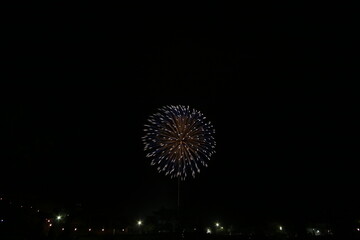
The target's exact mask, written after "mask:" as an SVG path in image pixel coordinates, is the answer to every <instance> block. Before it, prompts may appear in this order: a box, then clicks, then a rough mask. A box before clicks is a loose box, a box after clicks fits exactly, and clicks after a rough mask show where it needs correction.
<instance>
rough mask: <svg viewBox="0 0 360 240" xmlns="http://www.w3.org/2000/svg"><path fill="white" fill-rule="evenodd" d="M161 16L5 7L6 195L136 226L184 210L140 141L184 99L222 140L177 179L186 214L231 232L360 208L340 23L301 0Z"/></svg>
mask: <svg viewBox="0 0 360 240" xmlns="http://www.w3.org/2000/svg"><path fill="white" fill-rule="evenodd" d="M150 7H151V8H150ZM162 7H164V6H160V5H159V6H154V5H151V6H120V5H112V6H110V5H109V6H103V5H102V6H96V5H91V4H85V5H81V6H80V5H76V6H75V5H74V6H71V7H69V6H64V5H60V4H59V5H55V4H53V5H51V6H50V5H48V6H43V5H42V6H33V5H32V6H14V7H13V8H12V10H11V13H13V14H9V17H8V18H7V19H6V26H5V29H4V30H3V33H5V34H4V36H5V40H6V43H5V44H3V46H2V48H3V49H4V53H5V54H4V55H3V57H2V58H4V59H5V61H6V63H5V64H4V65H3V66H4V67H5V71H4V73H5V74H4V76H5V77H4V79H6V80H7V82H9V83H11V84H10V85H8V86H6V87H4V88H3V89H2V90H3V91H4V92H5V93H4V94H3V96H4V100H2V102H1V119H2V120H1V121H2V124H1V139H2V144H1V145H2V147H1V152H0V157H1V168H0V174H1V181H0V192H1V193H3V194H7V195H10V196H12V197H14V198H29V199H38V201H41V202H56V203H59V204H62V203H64V204H65V203H66V204H73V203H82V204H84V205H87V206H89V208H90V209H91V208H93V209H98V210H99V209H100V210H102V209H104V211H106V210H109V209H110V210H112V214H117V213H118V214H124V215H131V216H144V215H147V214H151V212H152V211H154V210H156V209H158V208H160V207H162V206H164V207H175V206H176V199H177V181H176V180H172V179H170V178H168V177H165V176H163V175H162V174H159V173H158V172H157V171H156V169H155V168H154V167H151V166H150V162H149V160H148V159H146V158H145V154H144V151H143V145H142V142H141V137H142V136H143V125H144V123H145V122H146V119H147V118H148V117H149V115H151V114H153V113H154V112H156V111H157V108H159V107H161V106H163V105H168V104H183V105H190V106H191V107H194V108H196V109H198V110H200V111H201V112H203V113H204V115H205V116H207V118H208V119H209V120H210V121H212V123H213V124H214V127H215V129H216V135H215V137H216V140H217V148H216V154H215V155H214V157H213V158H212V159H211V161H210V163H209V167H208V168H203V169H202V171H201V173H200V174H198V175H197V177H196V178H195V179H191V178H189V179H187V180H186V181H185V182H182V183H181V205H182V208H183V209H186V210H187V211H189V212H192V214H194V215H195V216H199V217H201V218H203V219H204V221H213V219H214V220H215V219H219V220H222V221H225V222H226V221H227V222H234V221H240V220H241V219H249V218H254V219H265V218H268V217H273V218H275V219H276V218H292V219H295V218H298V217H302V218H307V217H314V218H317V217H319V218H335V217H341V216H352V214H360V208H359V205H358V201H359V200H360V199H359V197H358V196H357V193H356V191H357V189H358V181H359V180H358V169H357V167H356V165H355V163H354V161H356V160H358V159H359V153H358V137H357V136H356V135H355V116H356V115H357V114H358V106H356V104H355V96H356V95H355V94H356V91H355V89H354V88H352V87H351V86H350V85H346V84H345V83H346V82H347V81H348V80H350V79H351V78H352V76H351V73H350V72H349V70H348V69H347V68H348V67H347V64H346V62H347V61H348V59H347V51H348V50H349V49H348V45H342V44H340V45H337V44H338V43H339V42H338V41H337V40H336V39H337V38H336V36H338V35H341V36H342V37H343V38H347V37H348V35H347V34H346V33H347V32H346V28H343V25H342V24H341V23H340V22H338V21H336V20H330V19H329V20H328V21H327V20H326V17H325V18H317V17H316V12H314V13H312V14H310V15H307V18H304V16H303V15H301V14H299V12H298V11H296V9H297V8H294V6H291V7H290V6H282V7H281V8H280V7H279V6H263V7H261V8H260V7H256V6H245V5H244V6H238V7H237V8H233V7H231V6H221V7H219V6H217V5H215V4H213V5H208V6H201V7H200V6H196V7H194V8H191V9H192V10H188V8H187V7H185V6H183V7H181V6H177V7H176V8H175V7H174V6H168V7H169V9H173V10H174V11H170V10H169V11H163V10H162V9H163V8H162ZM175 10H176V11H175ZM178 10H179V11H178ZM182 10H184V11H182ZM185 10H187V11H185ZM343 21H347V19H343Z"/></svg>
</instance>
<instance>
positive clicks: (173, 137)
mask: <svg viewBox="0 0 360 240" xmlns="http://www.w3.org/2000/svg"><path fill="white" fill-rule="evenodd" d="M144 131H145V136H144V137H143V138H142V140H143V143H144V145H145V146H144V149H145V151H146V152H147V155H146V157H149V158H151V159H152V160H151V165H155V166H157V170H158V171H159V172H164V173H165V175H170V176H171V177H172V178H174V177H179V178H180V179H181V180H185V178H186V177H187V176H188V175H190V174H191V175H192V177H195V174H196V173H199V172H200V167H201V166H205V167H207V162H208V161H209V160H210V157H211V156H212V155H213V154H214V153H215V145H216V142H215V138H214V137H213V135H214V133H215V129H214V127H213V125H211V122H207V121H206V117H205V116H204V115H203V114H202V113H201V112H199V111H197V110H195V109H190V108H189V106H182V105H176V106H173V105H169V106H165V107H162V108H160V109H159V112H157V113H155V114H153V115H151V116H150V117H149V119H148V122H147V124H145V129H144Z"/></svg>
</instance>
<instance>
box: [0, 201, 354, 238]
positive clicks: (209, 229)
mask: <svg viewBox="0 0 360 240" xmlns="http://www.w3.org/2000/svg"><path fill="white" fill-rule="evenodd" d="M2 200H4V198H3V197H0V201H2ZM9 204H12V202H9ZM23 207H24V206H23V205H20V208H23ZM32 208H33V207H32V206H30V209H32ZM36 212H38V213H39V212H40V210H39V209H37V210H36ZM67 216H69V215H67ZM56 219H57V220H61V219H62V216H61V215H59V216H57V217H56ZM46 221H47V222H48V223H49V227H51V226H52V223H51V221H50V219H46ZM3 222H5V220H4V219H3V218H1V219H0V223H3ZM142 224H143V222H142V220H138V221H137V225H138V226H139V227H140V226H141V225H142ZM215 226H216V227H217V229H218V230H223V229H224V227H223V226H220V223H219V222H216V223H215ZM61 230H62V231H64V230H65V228H62V229H61ZM77 230H78V228H76V227H75V228H74V231H77ZM279 230H280V231H283V226H279ZM88 231H89V232H91V231H92V228H89V229H88ZM101 231H102V232H104V231H105V228H102V229H101ZM124 231H125V229H122V232H124ZM313 231H315V229H313ZM356 231H358V232H360V228H356ZM328 232H330V230H328ZM206 233H207V234H211V233H212V231H211V228H207V229H206ZM316 233H318V234H320V230H316Z"/></svg>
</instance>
